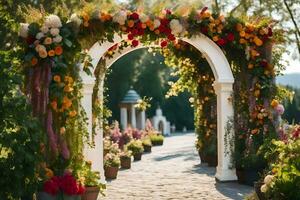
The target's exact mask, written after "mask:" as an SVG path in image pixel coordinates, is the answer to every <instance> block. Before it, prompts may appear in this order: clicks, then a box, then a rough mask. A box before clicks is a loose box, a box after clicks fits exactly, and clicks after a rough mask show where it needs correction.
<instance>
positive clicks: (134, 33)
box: [131, 29, 139, 35]
mask: <svg viewBox="0 0 300 200" xmlns="http://www.w3.org/2000/svg"><path fill="white" fill-rule="evenodd" d="M131 33H132V34H133V35H137V34H138V33H139V30H137V29H133V30H132V31H131Z"/></svg>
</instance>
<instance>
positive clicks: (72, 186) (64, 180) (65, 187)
mask: <svg viewBox="0 0 300 200" xmlns="http://www.w3.org/2000/svg"><path fill="white" fill-rule="evenodd" d="M60 187H61V189H62V191H63V193H64V194H67V195H70V196H71V195H76V194H78V191H79V185H78V183H77V181H76V179H75V178H74V177H73V176H72V175H71V174H70V173H67V174H65V175H64V176H63V177H61V182H60Z"/></svg>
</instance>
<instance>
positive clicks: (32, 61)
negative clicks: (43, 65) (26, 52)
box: [31, 57, 38, 66]
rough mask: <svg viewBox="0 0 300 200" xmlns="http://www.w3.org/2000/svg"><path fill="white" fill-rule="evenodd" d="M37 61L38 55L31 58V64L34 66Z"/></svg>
mask: <svg viewBox="0 0 300 200" xmlns="http://www.w3.org/2000/svg"><path fill="white" fill-rule="evenodd" d="M37 63H38V59H37V58H36V57H33V58H32V59H31V65H32V66H34V65H36V64H37Z"/></svg>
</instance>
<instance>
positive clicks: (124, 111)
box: [120, 88, 146, 130]
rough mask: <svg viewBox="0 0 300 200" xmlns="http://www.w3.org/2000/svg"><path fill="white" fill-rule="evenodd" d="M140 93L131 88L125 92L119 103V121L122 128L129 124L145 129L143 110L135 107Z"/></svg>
mask: <svg viewBox="0 0 300 200" xmlns="http://www.w3.org/2000/svg"><path fill="white" fill-rule="evenodd" d="M140 99H141V97H140V95H139V94H138V93H137V92H136V91H135V90H133V89H132V88H131V89H130V90H129V91H128V92H127V94H126V95H125V97H124V98H123V100H122V101H121V103H120V117H121V119H120V122H121V127H122V128H123V129H125V128H127V127H128V126H131V127H132V128H138V129H141V130H142V129H145V122H146V114H145V111H140V110H137V109H136V107H135V106H136V105H137V104H138V100H140Z"/></svg>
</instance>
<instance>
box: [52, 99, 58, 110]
mask: <svg viewBox="0 0 300 200" xmlns="http://www.w3.org/2000/svg"><path fill="white" fill-rule="evenodd" d="M51 107H52V108H53V110H57V102H56V100H54V101H52V102H51Z"/></svg>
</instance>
